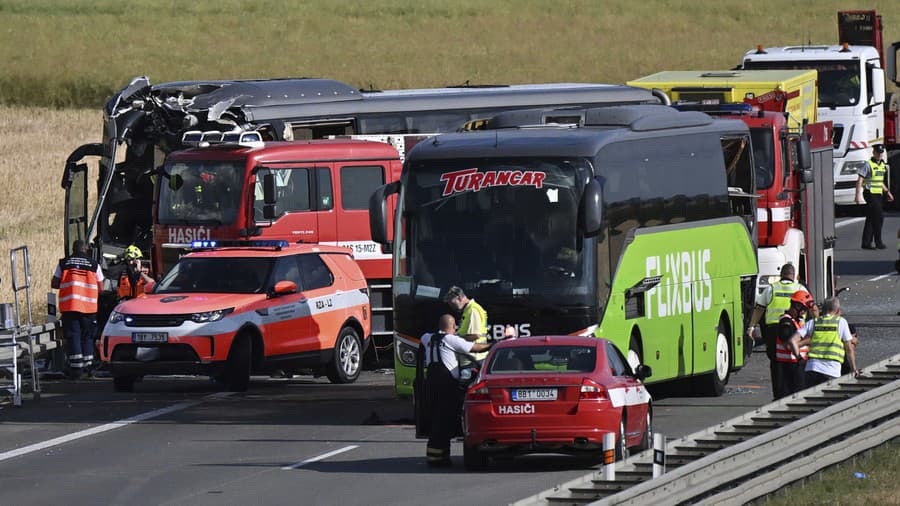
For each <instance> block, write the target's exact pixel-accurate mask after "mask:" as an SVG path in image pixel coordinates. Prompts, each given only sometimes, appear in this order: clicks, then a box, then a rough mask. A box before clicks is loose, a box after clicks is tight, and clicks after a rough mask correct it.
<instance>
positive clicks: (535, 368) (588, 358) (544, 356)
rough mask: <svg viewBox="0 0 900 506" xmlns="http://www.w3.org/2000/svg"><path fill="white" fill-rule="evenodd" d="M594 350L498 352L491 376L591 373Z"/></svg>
mask: <svg viewBox="0 0 900 506" xmlns="http://www.w3.org/2000/svg"><path fill="white" fill-rule="evenodd" d="M596 364H597V349H596V348H595V347H593V346H552V345H546V346H523V347H515V348H506V349H502V350H498V351H497V353H496V354H494V358H493V360H492V361H491V364H490V366H489V367H488V371H489V372H490V373H491V374H515V373H520V372H593V371H594V369H595V368H596Z"/></svg>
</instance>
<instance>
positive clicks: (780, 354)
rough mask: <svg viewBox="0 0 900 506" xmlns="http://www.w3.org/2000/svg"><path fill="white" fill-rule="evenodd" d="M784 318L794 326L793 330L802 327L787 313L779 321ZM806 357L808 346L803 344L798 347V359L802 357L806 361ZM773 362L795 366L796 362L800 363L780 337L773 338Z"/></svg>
mask: <svg viewBox="0 0 900 506" xmlns="http://www.w3.org/2000/svg"><path fill="white" fill-rule="evenodd" d="M785 318H790V320H791V323H793V324H794V329H795V330H796V329H799V328H800V327H802V326H803V325H802V324H801V323H800V322H799V321H797V320H795V319H794V317H793V316H791V315H790V314H788V313H784V314H783V315H781V319H780V320H779V321H781V320H784V319H785ZM807 355H809V345H808V344H805V345H803V346H801V347H800V357H802V358H803V360H806V356H807ZM775 361H776V362H789V363H793V364H796V363H797V362H799V361H800V359H798V358H797V355H794V353H793V352H792V351H791V347H790V346H788V344H787V343H786V342H784V341H782V340H781V338H780V337H776V338H775Z"/></svg>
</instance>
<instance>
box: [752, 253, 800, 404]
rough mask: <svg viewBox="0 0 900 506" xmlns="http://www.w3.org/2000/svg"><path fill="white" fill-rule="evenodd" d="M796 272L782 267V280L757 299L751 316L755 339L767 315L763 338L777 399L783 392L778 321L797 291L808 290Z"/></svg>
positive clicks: (790, 265) (769, 286) (785, 265)
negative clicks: (779, 363)
mask: <svg viewBox="0 0 900 506" xmlns="http://www.w3.org/2000/svg"><path fill="white" fill-rule="evenodd" d="M796 274H797V272H796V270H795V269H794V266H793V265H792V264H784V265H783V266H782V267H781V279H779V280H778V281H776V282H774V283H772V284H770V285H768V286H766V288H765V290H763V291H762V292H761V293H760V294H759V295H757V297H756V307H755V308H754V309H753V314H752V315H751V316H750V325H749V326H748V327H747V335H748V336H750V337H751V339H752V337H753V334H754V328H755V327H756V325H757V323H758V322H759V321H760V319H762V317H763V315H765V323H764V325H763V326H762V337H763V341H764V342H765V343H766V356H767V357H768V358H769V374H770V375H771V377H772V396H773V397H774V398H775V399H777V398H778V397H779V395H780V394H781V392H782V385H781V369H780V368H779V367H778V362H777V360H775V341H776V339H777V337H778V321H779V319H780V318H781V315H783V314H784V313H785V311H787V310H788V309H789V308H790V307H791V296H793V295H794V292H796V291H797V290H806V288H804V287H803V285H802V284H800V283H798V282H797V281H796Z"/></svg>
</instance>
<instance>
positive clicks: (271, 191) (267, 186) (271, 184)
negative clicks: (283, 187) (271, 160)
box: [263, 172, 278, 219]
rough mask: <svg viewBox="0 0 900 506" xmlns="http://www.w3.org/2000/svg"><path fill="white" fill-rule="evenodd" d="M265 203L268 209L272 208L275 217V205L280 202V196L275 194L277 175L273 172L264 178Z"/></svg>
mask: <svg viewBox="0 0 900 506" xmlns="http://www.w3.org/2000/svg"><path fill="white" fill-rule="evenodd" d="M263 202H265V204H266V207H268V206H272V213H273V217H274V213H275V203H276V202H278V196H277V195H276V193H275V174H273V173H271V172H269V173H268V174H266V175H265V176H263ZM264 209H265V208H264ZM264 212H265V211H264ZM266 219H269V217H266Z"/></svg>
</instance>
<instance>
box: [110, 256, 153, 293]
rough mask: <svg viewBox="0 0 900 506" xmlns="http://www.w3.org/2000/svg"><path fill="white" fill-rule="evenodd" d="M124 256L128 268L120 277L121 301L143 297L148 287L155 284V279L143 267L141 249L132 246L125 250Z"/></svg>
mask: <svg viewBox="0 0 900 506" xmlns="http://www.w3.org/2000/svg"><path fill="white" fill-rule="evenodd" d="M122 256H123V257H125V262H126V267H125V270H124V271H122V274H121V275H120V276H119V292H118V293H119V299H120V300H126V299H134V298H136V297H143V296H144V292H145V291H146V290H147V287H148V286H152V284H153V278H152V277H150V275H149V274H148V273H147V269H146V268H145V267H143V266H142V265H141V258H142V257H143V256H144V254H143V253H141V250H140V248H138V247H137V246H135V245H133V244H132V245H131V246H128V247H127V248H125V252H124V253H123V255H122Z"/></svg>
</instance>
